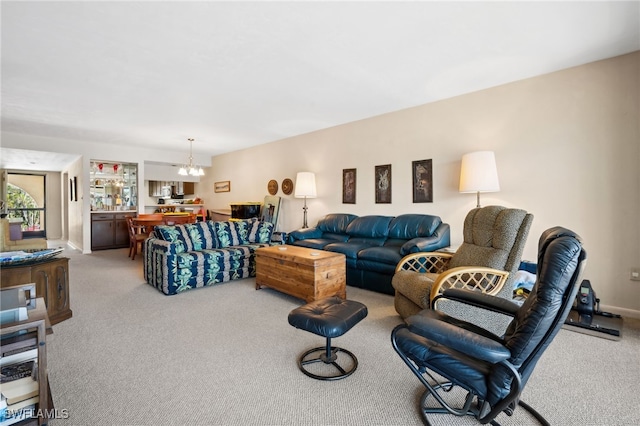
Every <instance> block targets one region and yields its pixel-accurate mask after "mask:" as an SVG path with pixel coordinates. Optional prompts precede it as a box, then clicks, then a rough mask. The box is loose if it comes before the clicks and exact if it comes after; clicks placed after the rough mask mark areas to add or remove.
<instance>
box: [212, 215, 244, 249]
mask: <svg viewBox="0 0 640 426" xmlns="http://www.w3.org/2000/svg"><path fill="white" fill-rule="evenodd" d="M248 225H249V222H248V221H246V220H238V221H235V220H234V221H228V222H213V228H214V229H215V231H216V236H217V237H218V247H219V248H225V247H229V246H238V245H241V244H245V243H247V242H248V241H247V233H248V231H247V229H248Z"/></svg>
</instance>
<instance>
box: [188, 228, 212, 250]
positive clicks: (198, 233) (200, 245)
mask: <svg viewBox="0 0 640 426" xmlns="http://www.w3.org/2000/svg"><path fill="white" fill-rule="evenodd" d="M211 223H212V222H196V223H188V224H185V225H181V226H184V229H185V230H186V232H187V235H188V236H189V238H190V239H191V245H192V247H193V250H210V249H215V248H217V245H218V239H217V237H216V233H215V229H213V227H212V226H211Z"/></svg>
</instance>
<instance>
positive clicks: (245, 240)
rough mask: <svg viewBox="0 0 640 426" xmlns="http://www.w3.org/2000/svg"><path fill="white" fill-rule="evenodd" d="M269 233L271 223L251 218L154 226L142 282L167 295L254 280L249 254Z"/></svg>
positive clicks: (262, 244)
mask: <svg viewBox="0 0 640 426" xmlns="http://www.w3.org/2000/svg"><path fill="white" fill-rule="evenodd" d="M272 233H273V224H272V223H269V222H260V221H256V220H243V221H229V222H213V221H206V222H198V223H193V224H184V225H175V226H157V227H156V229H155V231H154V233H153V235H152V237H151V238H148V239H147V240H146V241H145V263H144V275H145V278H146V280H147V283H149V284H150V285H152V286H154V287H156V288H157V289H158V290H160V291H162V292H163V293H164V294H167V295H171V294H176V293H180V292H182V291H185V290H188V289H191V288H197V287H205V286H209V285H214V284H217V283H221V282H226V281H231V280H235V279H240V278H247V277H254V276H255V275H256V271H255V255H254V253H255V251H256V249H257V248H259V247H266V246H269V245H270V241H271V234H272Z"/></svg>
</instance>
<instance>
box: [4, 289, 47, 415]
mask: <svg viewBox="0 0 640 426" xmlns="http://www.w3.org/2000/svg"><path fill="white" fill-rule="evenodd" d="M32 303H34V307H33V308H32V309H28V310H27V314H28V318H27V319H25V320H23V321H17V322H12V323H8V324H2V327H1V328H0V336H1V338H2V343H3V345H2V346H4V343H5V342H7V341H8V340H9V339H16V336H19V337H20V339H23V337H22V336H24V338H28V339H34V338H35V342H37V345H36V347H37V358H34V360H36V362H37V365H38V368H37V382H38V383H37V388H38V400H37V405H36V406H35V410H33V411H32V412H31V413H32V414H31V416H30V415H29V413H30V412H29V411H28V410H26V411H25V412H24V413H26V414H23V416H24V419H23V420H21V421H20V423H15V424H20V425H23V424H38V425H46V424H47V420H48V418H49V413H51V412H53V411H54V410H53V404H52V399H51V398H50V396H49V392H50V391H49V389H50V388H49V384H48V379H47V345H46V339H47V331H48V330H50V323H49V319H48V318H47V310H46V308H45V303H44V299H42V298H37V299H35V300H33V301H32ZM32 336H33V337H32ZM5 384H8V382H5ZM7 409H9V407H7ZM36 414H41V415H38V416H37V417H36ZM9 422H11V421H10V420H9ZM8 424H13V423H8Z"/></svg>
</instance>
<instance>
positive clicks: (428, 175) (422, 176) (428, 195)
mask: <svg viewBox="0 0 640 426" xmlns="http://www.w3.org/2000/svg"><path fill="white" fill-rule="evenodd" d="M411 164H412V167H411V169H412V170H413V202H414V203H432V202H433V167H432V161H431V160H419V161H414V162H412V163H411Z"/></svg>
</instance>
